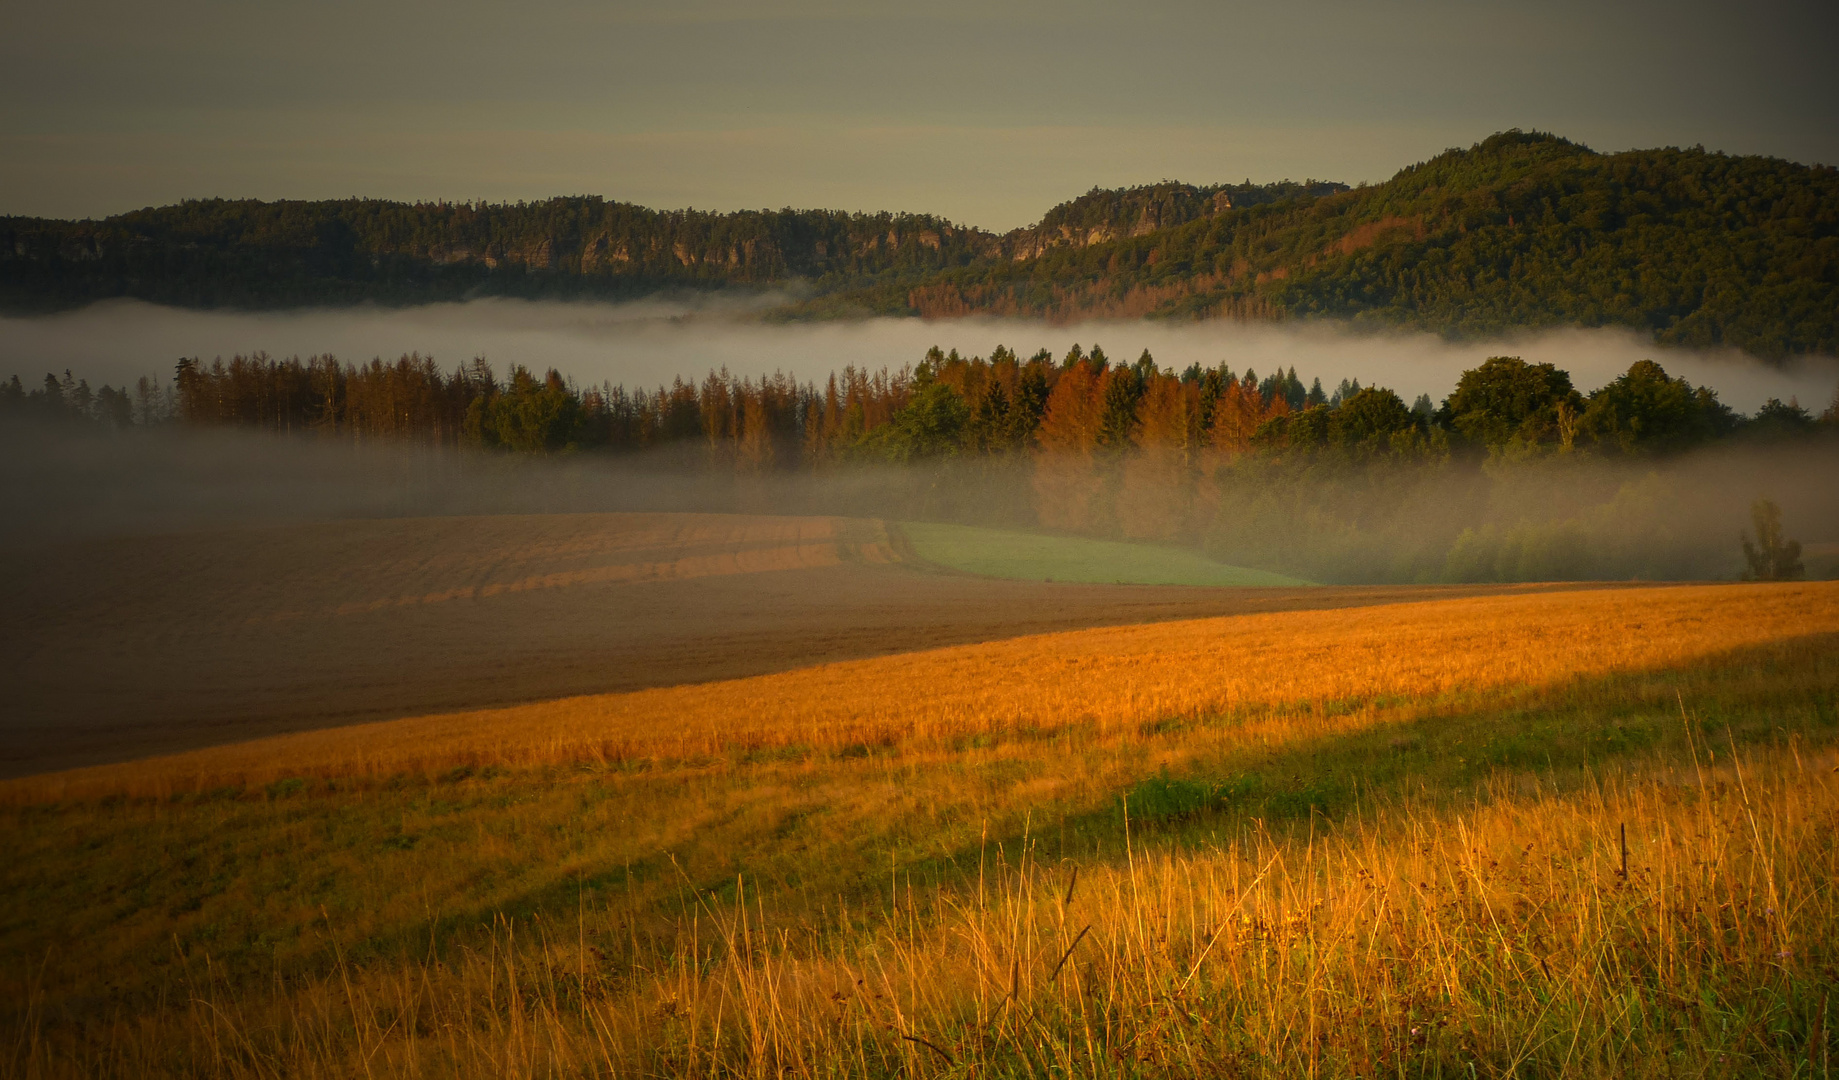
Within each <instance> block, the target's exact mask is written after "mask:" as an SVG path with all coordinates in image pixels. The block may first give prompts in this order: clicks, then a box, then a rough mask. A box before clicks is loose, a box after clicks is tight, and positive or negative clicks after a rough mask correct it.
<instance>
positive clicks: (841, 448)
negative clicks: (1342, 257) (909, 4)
mask: <svg viewBox="0 0 1839 1080" xmlns="http://www.w3.org/2000/svg"><path fill="white" fill-rule="evenodd" d="M0 410H3V411H4V413H5V414H6V415H9V416H13V417H28V416H37V417H41V418H64V419H85V420H90V421H94V422H98V423H104V424H110V425H115V426H127V425H130V424H142V425H151V424H159V423H167V422H171V423H178V424H183V425H191V426H204V427H213V426H230V427H242V428H252V429H259V430H266V431H274V432H281V433H299V434H313V435H321V436H330V437H339V438H347V439H353V440H360V441H362V440H369V439H406V440H412V441H418V442H423V443H426V444H429V445H434V446H445V447H455V448H460V447H466V448H476V449H498V450H506V451H516V452H524V453H572V452H581V451H608V452H628V451H639V450H647V449H655V448H661V447H667V446H673V445H675V446H691V447H694V448H697V449H698V450H699V451H701V452H703V453H705V454H706V456H707V459H708V460H709V461H711V462H715V463H726V464H740V465H745V466H747V467H750V468H774V469H796V468H800V467H815V466H821V465H823V464H825V463H830V462H848V461H884V462H892V463H908V462H914V461H919V460H925V459H939V458H954V457H965V458H975V457H1010V456H1015V455H1028V456H1033V457H1038V458H1042V459H1062V460H1084V459H1091V460H1099V459H1104V458H1119V457H1128V456H1131V455H1133V454H1134V455H1146V456H1152V457H1159V458H1167V459H1168V461H1170V462H1171V463H1179V467H1180V468H1182V469H1192V468H1200V467H1202V466H1203V463H1204V462H1205V461H1207V460H1209V459H1218V460H1229V459H1233V458H1236V457H1239V456H1241V455H1246V454H1256V455H1260V456H1263V457H1266V458H1273V459H1300V458H1309V459H1318V458H1328V459H1335V460H1345V461H1357V460H1371V459H1375V458H1427V457H1437V456H1448V455H1452V454H1454V455H1462V454H1475V453H1481V454H1490V453H1492V454H1506V455H1521V456H1524V455H1529V454H1541V453H1556V454H1565V453H1594V454H1621V455H1644V454H1659V453H1670V452H1675V451H1680V450H1686V449H1690V448H1692V447H1695V446H1699V445H1702V444H1704V443H1708V442H1713V441H1716V440H1720V439H1727V438H1751V439H1779V438H1792V437H1797V436H1810V435H1814V434H1816V433H1818V432H1820V431H1822V430H1825V429H1829V428H1831V427H1832V425H1834V424H1835V423H1839V394H1835V397H1834V402H1833V404H1832V405H1830V406H1829V407H1827V408H1826V409H1825V411H1824V412H1823V413H1822V414H1820V415H1819V416H1817V417H1816V416H1815V415H1814V414H1813V413H1812V412H1810V411H1809V410H1807V409H1806V408H1803V407H1802V406H1801V405H1800V404H1799V403H1798V402H1787V403H1784V402H1781V401H1777V400H1770V401H1769V402H1767V403H1766V404H1764V405H1763V407H1762V408H1761V409H1759V410H1758V411H1757V412H1756V414H1755V415H1753V416H1744V415H1742V414H1739V413H1737V412H1736V411H1735V410H1733V409H1731V408H1730V407H1729V406H1727V405H1725V404H1724V403H1723V402H1722V401H1720V400H1719V399H1718V396H1717V393H1716V392H1715V391H1713V390H1711V389H1710V388H1709V387H1702V386H1693V385H1692V384H1691V383H1690V382H1688V381H1687V380H1685V379H1683V378H1677V377H1673V376H1670V375H1668V374H1667V372H1666V370H1665V369H1664V368H1663V367H1662V366H1661V365H1660V364H1658V363H1656V362H1654V361H1653V360H1641V361H1638V362H1636V363H1635V364H1633V365H1632V366H1631V367H1630V368H1629V369H1628V371H1627V372H1625V373H1624V374H1622V375H1620V376H1618V377H1617V378H1615V379H1614V380H1612V381H1610V382H1609V383H1607V384H1605V385H1604V386H1601V387H1598V388H1597V389H1595V390H1593V391H1591V392H1590V393H1588V394H1584V393H1582V392H1580V391H1579V390H1578V389H1577V388H1576V387H1575V386H1573V385H1572V382H1571V377H1570V374H1569V373H1568V372H1566V371H1564V370H1562V369H1560V368H1558V367H1556V366H1554V365H1552V364H1549V363H1545V364H1530V363H1527V362H1526V361H1524V360H1522V359H1520V358H1519V357H1512V356H1496V357H1490V358H1488V359H1487V360H1485V361H1483V362H1482V363H1481V364H1480V365H1478V366H1477V367H1475V368H1472V369H1469V370H1467V371H1464V372H1463V373H1462V374H1461V376H1460V377H1459V378H1458V380H1457V383H1456V386H1455V388H1454V390H1453V392H1452V393H1451V394H1450V395H1449V397H1447V398H1446V399H1444V401H1443V402H1442V403H1441V404H1440V405H1433V403H1432V401H1431V399H1430V396H1429V395H1428V394H1424V395H1419V397H1418V398H1417V399H1416V400H1415V401H1414V402H1412V403H1410V404H1407V403H1406V402H1405V401H1404V399H1403V398H1401V397H1400V396H1399V395H1398V394H1397V393H1395V392H1394V391H1392V390H1390V389H1388V388H1385V387H1379V386H1371V387H1363V386H1361V385H1360V383H1359V381H1358V380H1351V381H1349V380H1343V381H1342V383H1341V384H1340V385H1339V386H1337V387H1336V388H1335V389H1334V391H1333V392H1332V393H1330V392H1329V391H1327V390H1325V389H1324V387H1323V386H1322V382H1321V380H1320V379H1315V380H1314V381H1313V382H1312V384H1311V385H1309V386H1307V387H1305V386H1304V384H1303V382H1302V380H1301V379H1300V378H1299V377H1298V375H1297V373H1296V370H1295V368H1291V369H1289V370H1288V371H1285V370H1282V369H1279V370H1277V371H1275V372H1273V373H1271V374H1270V375H1267V376H1264V377H1260V376H1259V375H1258V374H1257V372H1256V371H1254V370H1252V369H1250V368H1248V369H1246V370H1245V371H1244V372H1238V373H1235V372H1234V371H1233V370H1232V369H1231V368H1230V367H1229V366H1227V365H1224V364H1221V365H1219V366H1217V367H1211V368H1208V367H1203V366H1202V365H1199V364H1194V365H1191V366H1190V367H1189V368H1187V369H1186V370H1185V371H1181V372H1179V373H1178V372H1175V371H1173V370H1168V369H1164V368H1161V367H1159V366H1158V365H1157V363H1156V361H1155V358H1154V357H1153V356H1152V355H1151V354H1150V352H1149V350H1147V349H1145V350H1144V351H1143V353H1142V354H1141V355H1140V356H1138V357H1137V359H1136V360H1135V361H1134V362H1131V363H1120V362H1114V361H1113V360H1112V359H1111V358H1110V357H1109V356H1107V355H1106V353H1105V351H1104V349H1103V348H1102V347H1101V346H1099V345H1096V344H1095V345H1093V346H1092V347H1091V349H1090V350H1089V351H1088V350H1086V349H1085V348H1084V347H1083V346H1082V345H1080V344H1077V343H1076V344H1074V345H1073V346H1072V347H1071V348H1069V349H1068V350H1067V351H1066V353H1065V354H1063V355H1062V356H1060V357H1059V358H1057V359H1056V358H1055V357H1054V356H1053V354H1051V353H1049V352H1048V351H1047V350H1045V349H1042V350H1040V351H1038V352H1036V353H1035V354H1034V355H1033V356H1031V357H1028V358H1026V359H1023V358H1022V357H1020V356H1018V355H1017V354H1016V353H1015V352H1014V351H1013V350H1011V349H1009V348H1007V347H1005V346H1002V345H998V346H996V348H995V349H993V350H992V351H991V352H990V354H989V356H988V357H984V356H970V357H964V356H960V355H959V353H958V351H957V350H956V349H953V350H951V351H949V352H947V351H944V350H942V349H940V348H939V347H937V346H934V347H933V348H931V349H930V350H928V352H927V353H926V355H925V356H924V357H923V358H922V359H921V360H920V362H919V363H918V364H917V365H916V366H913V367H908V368H903V369H901V370H899V371H890V370H888V369H886V368H883V369H881V370H879V371H873V372H871V371H869V370H868V369H866V368H860V367H856V366H854V365H851V366H848V367H845V368H844V369H843V370H842V371H840V372H835V373H832V374H831V375H830V376H829V377H828V378H827V379H826V380H825V381H824V382H823V383H821V384H819V383H816V382H799V381H797V380H795V379H792V378H790V377H788V376H786V375H784V374H782V373H779V374H774V375H770V376H760V377H758V378H754V377H739V376H735V375H733V374H731V373H729V372H728V371H727V370H726V369H723V370H721V371H711V372H709V373H708V374H707V375H706V376H705V377H704V378H702V379H701V380H694V379H691V380H686V379H684V378H682V377H679V378H677V379H675V380H673V381H672V383H671V384H670V385H669V386H659V387H656V388H655V389H646V388H636V389H628V388H626V387H625V386H621V385H615V384H613V383H611V382H603V383H601V384H599V385H597V386H595V385H589V386H585V387H584V386H581V385H579V384H577V383H576V382H575V381H574V380H573V379H570V378H567V377H565V376H564V375H562V374H561V373H560V372H558V371H555V370H554V369H551V370H549V371H547V372H545V373H544V374H543V375H541V376H539V375H537V374H536V373H535V372H533V371H532V370H531V369H529V368H526V367H524V366H523V365H512V366H511V368H510V369H509V371H508V372H507V373H506V374H505V376H504V377H502V378H501V377H499V375H498V374H497V372H496V371H495V370H494V369H493V367H492V365H491V364H490V363H488V362H487V361H485V360H484V359H474V360H472V361H471V362H469V363H466V364H462V365H459V366H457V367H455V368H453V369H451V370H449V369H446V368H443V367H441V366H440V365H439V364H437V363H436V362H435V361H434V360H433V359H432V358H430V357H424V356H421V355H419V354H409V355H405V356H402V357H400V358H398V359H397V360H396V361H394V362H385V361H383V360H381V359H374V360H372V361H370V362H369V363H367V364H353V363H348V362H343V361H340V360H339V359H338V358H336V357H334V356H330V355H322V356H313V357H309V358H306V359H304V360H303V359H301V358H299V357H289V358H286V359H279V358H275V357H271V356H268V355H266V354H262V353H257V354H254V355H251V356H241V355H239V356H235V357H232V358H231V359H230V360H228V361H224V360H222V359H219V360H214V361H212V362H211V363H209V364H206V363H203V362H202V361H200V360H198V359H197V358H192V357H187V358H182V359H180V360H179V361H178V363H177V364H176V365H175V367H174V371H173V377H172V379H171V380H170V381H169V382H165V383H162V382H160V381H159V380H157V379H151V378H142V379H140V380H139V382H138V383H137V384H136V385H135V386H134V387H123V388H119V389H117V388H114V387H111V386H106V385H105V386H103V387H101V388H99V389H94V390H92V389H91V388H90V386H89V383H88V381H87V380H82V379H76V378H74V377H73V376H72V375H71V374H70V373H69V372H66V373H65V374H64V375H63V376H62V377H61V378H60V377H59V376H56V375H53V374H47V375H46V376H45V377H44V380H43V382H42V384H41V385H40V386H38V387H36V388H34V389H31V390H27V389H26V387H25V385H24V384H23V383H22V382H21V381H20V379H19V377H18V376H17V375H15V376H13V377H12V378H11V379H10V380H9V381H7V382H5V383H0Z"/></svg>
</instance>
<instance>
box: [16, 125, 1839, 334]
mask: <svg viewBox="0 0 1839 1080" xmlns="http://www.w3.org/2000/svg"><path fill="white" fill-rule="evenodd" d="M788 286H790V287H793V288H795V289H796V290H797V295H801V296H803V297H804V298H803V299H801V300H799V301H798V302H796V303H794V304H792V305H790V306H787V307H784V308H781V309H779V310H778V311H776V312H775V313H774V315H775V317H779V318H825V317H837V316H849V315H854V314H871V313H872V314H886V315H924V316H933V317H939V316H954V315H964V314H973V313H987V314H1014V315H1030V316H1039V317H1045V318H1048V319H1058V320H1068V319H1075V318H1089V317H1184V318H1205V317H1237V318H1271V319H1278V318H1297V317H1315V316H1324V317H1334V318H1341V319H1352V320H1356V321H1360V322H1372V323H1377V324H1384V325H1396V326H1408V327H1415V328H1422V329H1429V330H1434V331H1437V332H1440V333H1444V334H1449V335H1474V334H1494V333H1500V332H1503V331H1511V330H1516V329H1531V328H1544V327H1555V326H1606V325H1621V326H1630V327H1635V328H1637V329H1640V330H1643V331H1645V332H1647V333H1650V334H1652V335H1653V337H1654V338H1655V340H1656V341H1658V342H1661V343H1671V344H1685V345H1720V344H1722V345H1732V346H1736V347H1739V348H1742V349H1745V350H1748V351H1750V352H1752V353H1754V354H1756V355H1759V356H1766V357H1780V356H1785V355H1789V354H1794V353H1807V352H1820V353H1829V354H1831V353H1836V352H1839V171H1835V170H1834V169H1832V168H1830V167H1826V166H1805V165H1798V164H1795V163H1793V162H1787V161H1782V160H1779V159H1773V158H1762V157H1733V156H1729V155H1725V154H1719V153H1712V152H1708V151H1705V150H1703V149H1697V148H1695V149H1689V150H1680V149H1672V148H1668V149H1659V150H1636V151H1628V152H1625V153H1619V154H1598V153H1596V152H1594V151H1592V150H1590V149H1589V148H1587V147H1584V146H1580V145H1578V144H1576V143H1572V142H1570V141H1568V140H1565V139H1562V138H1558V137H1556V136H1553V135H1548V134H1543V133H1538V132H1532V133H1523V132H1519V131H1510V132H1503V133H1501V134H1498V135H1495V136H1492V137H1490V138H1488V139H1486V140H1484V141H1483V142H1481V143H1478V144H1476V145H1475V146H1472V147H1469V148H1468V149H1466V150H1450V151H1447V152H1446V153H1444V154H1441V155H1439V156H1437V157H1435V158H1433V159H1431V160H1430V161H1427V162H1421V163H1419V164H1417V165H1413V166H1410V167H1409V168H1406V169H1404V170H1402V171H1401V172H1399V173H1398V174H1397V175H1396V176H1394V177H1393V178H1392V179H1391V180H1389V181H1387V182H1385V183H1383V184H1378V185H1374V186H1371V187H1362V188H1358V189H1349V188H1348V187H1347V186H1346V185H1344V184H1334V183H1327V182H1318V181H1309V182H1306V183H1301V184H1298V183H1290V182H1284V183H1277V184H1268V185H1253V184H1241V185H1213V186H1194V185H1189V184H1180V183H1174V182H1164V183H1160V184H1153V185H1146V186H1142V187H1134V188H1127V189H1115V190H1101V189H1094V190H1092V191H1091V192H1088V193H1087V194H1085V195H1083V196H1080V197H1079V198H1077V199H1073V200H1070V201H1068V202H1066V203H1062V204H1060V205H1059V206H1056V207H1054V208H1052V209H1050V210H1049V211H1048V212H1047V213H1046V214H1044V215H1043V216H1042V219H1041V221H1040V222H1039V223H1037V224H1036V225H1033V226H1031V227H1029V228H1026V229H1017V230H1014V231H1012V232H1009V233H1007V234H1002V235H999V234H995V233H991V232H987V231H984V230H981V229H977V228H973V227H969V226H965V225H960V224H957V223H954V222H951V221H948V220H946V219H944V218H940V217H936V216H933V215H927V214H905V213H880V214H846V213H840V212H835V211H819V210H779V211H742V212H738V213H730V214H724V213H709V212H700V211H693V210H682V211H658V210H651V209H647V208H645V207H641V206H636V205H633V204H630V203H619V202H609V201H606V200H604V199H601V198H597V197H574V198H560V199H551V200H547V201H544V202H537V203H519V204H514V205H474V204H446V203H422V204H407V203H394V202H384V201H379V200H361V199H352V200H342V201H328V202H259V201H236V202H232V201H225V200H200V201H194V202H185V203H181V204H178V205H176V206H168V207H161V208H149V209H147V210H141V211H136V212H134V213H130V214H123V215H119V216H117V217H112V218H108V219H106V220H103V221H78V222H72V221H59V220H50V219H42V218H21V217H11V218H0V307H4V308H5V309H7V310H11V311H16V312H17V311H45V310H55V309H60V308H68V307H72V306H77V305H81V304H85V303H89V302H91V301H95V300H99V299H106V298H110V297H136V298H140V299H145V300H150V301H153V302H157V303H164V304H173V305H179V306H186V307H238V308H282V307H297V306H305V305H339V304H350V303H358V302H365V301H369V302H376V303H384V304H417V303H428V302H434V301H440V300H455V299H463V298H467V297H474V296H486V295H498V296H520V297H532V298H571V299H585V298H609V297H629V296H636V295H644V294H648V293H653V292H658V291H662V290H670V289H683V288H692V289H710V288H720V287H743V288H752V289H762V290H763V289H768V288H783V287H788Z"/></svg>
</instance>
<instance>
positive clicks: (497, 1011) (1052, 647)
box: [0, 584, 1839, 1077]
mask: <svg viewBox="0 0 1839 1080" xmlns="http://www.w3.org/2000/svg"><path fill="white" fill-rule="evenodd" d="M1836 766H1839V586H1835V585H1833V584H1804V585H1721V586H1678V587H1650V588H1622V589H1614V588H1599V589H1592V590H1584V591H1571V592H1516V593H1510V594H1506V595H1497V596H1480V597H1463V598H1453V599H1442V600H1435V601H1427V602H1415V603H1395V604H1384V605H1378V606H1365V607H1351V608H1344V609H1339V610H1330V611H1284V612H1272V613H1264V614H1249V615H1234V616H1227V617H1217V618H1206V619H1190V620H1181V621H1169V622H1160V623H1155V624H1148V625H1126V626H1111V627H1103V628H1096V629H1089V630H1080V631H1070V632H1059V633H1048V634H1036V635H1030V636H1024V637H1019V638H1011V639H1007V640H1000V641H992V642H985V643H981V644H974V645H954V646H949V647H945V648H936V649H930V650H925V651H919V652H908V653H902V654H899V655H893V656H881V657H872V658H864V659H852V660H845V661H839V662H833V663H826V664H820V665H818V666H813V667H803V668H798V669H796V670H789V671H779V672H773V673H768V674H759V675H753V676H749V677H746V678H738V679H728V680H721V681H714V682H705V683H700V684H694V685H679V686H667V687H653V688H648V689H640V690H633V691H627V692H622V693H612V694H597V695H585V696H577V697H571V698H565V699H562V700H558V701H551V702H543V703H531V704H524V705H515V706H510V707H505V708H494V709H486V710H472V711H460V712H446V713H440V714H431V715H427V716H421V717H413V718H406V719H401V720H393V721H387V722H381V723H370V724H356V725H349V726H345V727H341V728H337V729H330V730H319V731H311V732H302V733H297V734H292V735H285V736H279V737H275V738H270V739H264V740H259V741H255V742H246V743H240V744H232V745H224V746H217V747H211V748H207V749H201V750H196V751H191V752H187V753H183V754H177V755H170V756H166V757H160V758H153V759H148V760H145V761H142V762H136V763H128V764H121V765H109V766H100V767H94V768H87V769H80V770H74V771H69V772H65V773H57V774H45V775H40V776H35V777H28V778H22V779H17V780H13V781H8V782H6V783H5V785H4V786H3V787H0V799H3V809H0V813H4V814H5V816H6V822H5V824H6V827H5V830H4V833H3V835H4V840H0V886H3V887H4V891H5V895H6V896H7V897H8V898H9V900H10V901H11V902H10V903H9V904H7V905H6V908H5V912H4V915H3V916H0V945H3V946H4V955H5V956H6V958H7V965H8V966H7V968H6V973H5V979H6V982H5V985H4V987H0V989H4V990H5V992H6V993H5V996H6V998H7V1000H9V1001H11V1002H12V1003H13V1004H11V1005H10V1006H8V1007H7V1009H6V1012H5V1020H6V1022H7V1023H8V1024H9V1025H10V1026H11V1030H10V1032H9V1033H8V1036H7V1037H8V1039H9V1046H10V1049H9V1050H8V1051H7V1053H8V1055H9V1056H8V1057H6V1058H5V1059H4V1060H5V1061H6V1062H7V1064H8V1068H9V1070H10V1071H11V1072H12V1073H13V1074H16V1075H22V1076H47V1077H49V1076H77V1075H83V1076H90V1075H118V1076H130V1075H133V1076H146V1075H172V1076H238V1077H241V1076H248V1077H257V1076H351V1075H367V1076H487V1075H489V1076H591V1075H613V1076H678V1075H704V1076H843V1075H851V1076H893V1075H897V1074H899V1075H929V1076H931V1075H936V1076H960V1075H964V1076H969V1075H976V1076H986V1075H987V1076H1010V1075H1014V1076H1085V1075H1092V1076H1119V1075H1126V1076H1175V1075H1181V1076H1187V1075H1211V1074H1218V1075H1246V1076H1254V1075H1255V1076H1297V1075H1307V1076H1382V1075H1383V1076H1396V1075H1407V1076H1471V1075H1491V1076H1624V1075H1640V1076H1676V1075H1695V1076H1698V1075H1708V1076H1751V1075H1773V1076H1824V1075H1826V1074H1827V1069H1828V1067H1829V1057H1830V1054H1831V1050H1832V1049H1833V1044H1834V1039H1833V1036H1832V1034H1831V1027H1830V1024H1829V1017H1830V1012H1831V993H1830V991H1831V989H1832V988H1833V986H1834V984H1835V973H1836V972H1839V949H1836V948H1835V946H1834V944H1833V943H1834V942H1839V904H1836V903H1835V900H1836V898H1835V896H1834V892H1833V883H1834V881H1835V873H1836V872H1839V771H1836Z"/></svg>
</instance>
